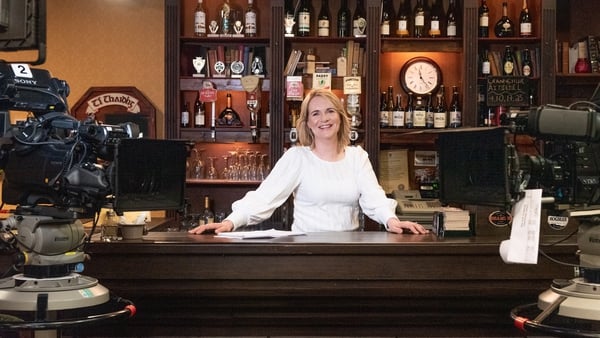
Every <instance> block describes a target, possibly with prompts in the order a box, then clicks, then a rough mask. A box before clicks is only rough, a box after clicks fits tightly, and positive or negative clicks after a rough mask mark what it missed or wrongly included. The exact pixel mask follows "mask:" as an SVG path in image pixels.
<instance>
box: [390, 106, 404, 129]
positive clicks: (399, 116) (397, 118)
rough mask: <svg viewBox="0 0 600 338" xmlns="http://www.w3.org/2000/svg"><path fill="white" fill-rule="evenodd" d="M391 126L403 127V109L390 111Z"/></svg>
mask: <svg viewBox="0 0 600 338" xmlns="http://www.w3.org/2000/svg"><path fill="white" fill-rule="evenodd" d="M392 126H393V127H404V110H394V111H392Z"/></svg>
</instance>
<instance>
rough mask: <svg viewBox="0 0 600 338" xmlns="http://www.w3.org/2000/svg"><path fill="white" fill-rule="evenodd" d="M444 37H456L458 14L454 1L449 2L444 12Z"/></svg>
mask: <svg viewBox="0 0 600 338" xmlns="http://www.w3.org/2000/svg"><path fill="white" fill-rule="evenodd" d="M446 36H447V37H449V38H454V37H457V36H458V13H457V12H456V0H450V2H449V4H448V11H447V12H446Z"/></svg>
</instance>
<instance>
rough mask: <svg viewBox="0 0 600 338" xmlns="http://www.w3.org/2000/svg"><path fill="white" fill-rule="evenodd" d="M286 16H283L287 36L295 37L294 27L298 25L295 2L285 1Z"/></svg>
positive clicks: (291, 0)
mask: <svg viewBox="0 0 600 338" xmlns="http://www.w3.org/2000/svg"><path fill="white" fill-rule="evenodd" d="M284 7H285V14H284V15H283V24H284V25H283V26H284V27H285V30H284V31H285V36H288V37H289V36H294V25H295V24H296V13H295V12H294V11H295V8H294V1H293V0H285V5H284Z"/></svg>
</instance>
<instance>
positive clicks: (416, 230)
mask: <svg viewBox="0 0 600 338" xmlns="http://www.w3.org/2000/svg"><path fill="white" fill-rule="evenodd" d="M386 229H387V231H389V232H394V233H397V234H401V233H406V232H412V233H413V234H419V235H420V234H428V233H429V230H427V229H425V228H424V227H423V226H422V225H421V224H419V223H415V222H411V221H401V220H399V219H397V218H390V219H389V220H388V221H387V224H386Z"/></svg>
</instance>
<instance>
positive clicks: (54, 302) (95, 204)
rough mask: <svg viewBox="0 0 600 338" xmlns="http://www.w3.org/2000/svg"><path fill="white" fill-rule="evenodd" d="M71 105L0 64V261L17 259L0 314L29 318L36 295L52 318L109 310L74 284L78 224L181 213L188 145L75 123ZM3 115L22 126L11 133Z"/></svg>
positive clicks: (53, 83) (101, 296)
mask: <svg viewBox="0 0 600 338" xmlns="http://www.w3.org/2000/svg"><path fill="white" fill-rule="evenodd" d="M68 95H69V86H68V84H67V83H66V82H65V81H64V80H60V79H57V78H54V77H52V76H51V75H50V73H49V72H48V71H47V70H43V69H33V68H30V67H29V66H28V65H27V64H9V63H4V62H0V132H1V133H2V135H1V137H0V168H1V169H3V170H4V181H3V184H2V202H3V205H4V204H5V203H7V204H11V205H16V209H15V210H14V213H13V215H11V216H9V217H8V218H6V219H4V220H2V221H0V252H4V253H10V254H13V255H14V265H13V267H12V269H11V270H12V271H10V273H9V272H7V273H5V274H4V276H2V277H3V278H2V279H0V309H8V310H17V311H31V310H36V309H38V305H39V304H38V302H39V300H38V296H39V295H40V294H49V299H48V300H47V303H48V308H49V309H54V310H57V309H67V308H77V307H87V306H93V305H97V304H101V303H104V302H106V301H108V300H109V297H108V290H106V289H105V288H104V287H102V286H101V285H100V284H98V281H97V280H96V279H94V278H90V277H86V276H82V275H80V274H79V272H81V271H82V270H83V262H84V260H85V258H86V254H85V252H84V246H85V244H86V238H87V239H89V238H91V234H90V235H89V236H87V235H86V232H85V229H84V226H83V223H82V221H81V219H88V218H91V219H94V221H93V224H94V227H95V223H96V220H97V216H98V214H99V212H100V210H101V208H102V207H111V208H113V209H115V211H117V213H121V212H123V211H130V210H166V209H179V208H181V207H182V205H183V188H184V184H185V157H186V156H187V153H188V149H187V147H188V146H187V144H185V143H184V142H182V141H170V140H150V139H142V138H138V135H139V134H140V133H139V128H138V126H137V125H135V124H132V123H123V124H119V125H107V124H102V123H99V122H98V121H96V120H95V118H94V117H93V116H90V117H88V118H87V119H85V120H84V121H78V120H76V119H75V118H74V117H73V116H71V115H69V113H68V105H67V100H66V97H67V96H68ZM10 111H24V112H27V118H26V120H24V121H20V122H17V123H16V124H13V125H11V122H10V117H9V114H10ZM164 156H169V161H164ZM161 157H162V158H161ZM138 208H139V209H138ZM20 270H22V273H19V272H20ZM11 274H12V275H11ZM84 288H85V289H87V290H89V293H87V294H84V293H81V292H79V291H80V290H81V289H84Z"/></svg>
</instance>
